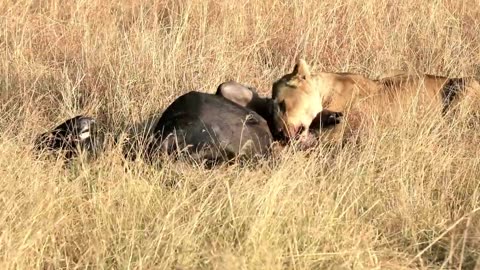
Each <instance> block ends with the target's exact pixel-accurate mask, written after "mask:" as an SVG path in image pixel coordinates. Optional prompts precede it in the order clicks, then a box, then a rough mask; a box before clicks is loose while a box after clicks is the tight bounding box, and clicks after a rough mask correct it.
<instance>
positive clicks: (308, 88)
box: [272, 59, 379, 140]
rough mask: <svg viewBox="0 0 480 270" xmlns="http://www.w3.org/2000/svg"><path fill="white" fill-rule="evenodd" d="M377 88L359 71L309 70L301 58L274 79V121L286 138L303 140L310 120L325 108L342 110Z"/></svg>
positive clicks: (343, 111) (374, 91)
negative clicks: (292, 67) (356, 72)
mask: <svg viewBox="0 0 480 270" xmlns="http://www.w3.org/2000/svg"><path fill="white" fill-rule="evenodd" d="M378 90H379V87H378V84H377V83H376V82H374V81H373V80H370V79H368V78H366V77H364V76H363V75H360V74H351V73H331V72H320V73H315V74H312V73H311V72H310V67H309V66H308V65H307V63H306V62H305V60H303V59H300V60H299V61H298V62H297V64H296V65H295V67H294V69H293V71H292V72H291V73H289V74H286V75H284V76H283V77H282V78H280V79H279V80H277V81H276V82H274V83H273V87H272V99H273V106H274V109H273V113H274V121H275V123H276V124H277V125H278V126H280V127H281V129H282V130H283V132H284V133H285V135H286V136H288V137H289V138H293V137H299V138H300V139H301V140H303V139H304V138H306V137H307V136H308V131H309V127H310V124H311V123H312V120H313V119H315V118H316V117H317V115H318V114H319V113H321V112H322V111H323V110H324V109H327V110H329V111H333V112H341V113H344V114H345V113H346V112H347V111H350V109H351V108H352V106H356V105H357V104H358V101H359V100H361V99H363V98H366V97H368V96H370V95H372V94H376V93H377V92H378ZM345 124H346V122H343V123H342V124H340V125H337V126H336V127H335V129H339V128H340V129H341V128H342V126H344V125H345Z"/></svg>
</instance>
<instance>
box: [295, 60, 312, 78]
mask: <svg viewBox="0 0 480 270" xmlns="http://www.w3.org/2000/svg"><path fill="white" fill-rule="evenodd" d="M292 73H293V74H294V75H300V76H305V77H309V76H310V67H309V66H308V64H307V62H305V60H303V59H300V60H298V62H297V64H296V65H295V67H294V68H293V72H292Z"/></svg>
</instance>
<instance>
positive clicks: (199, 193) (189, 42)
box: [0, 0, 480, 269]
mask: <svg viewBox="0 0 480 270" xmlns="http://www.w3.org/2000/svg"><path fill="white" fill-rule="evenodd" d="M479 4H480V3H479V2H478V1H476V0H464V1H439V0H433V1H420V2H419V1H414V0H405V1H393V0H366V1H352V0H337V1H333V0H327V1H313V0H304V1H279V0H265V1H233V0H225V1H211V0H202V1H200V0H192V1H183V0H176V1H169V0H158V1H148V2H147V1H131V0H122V1H111V0H104V1H100V0H98V1H95V0H93V1H80V0H79V1H62V0H46V1H36V0H19V1H8V0H7V1H2V2H1V3H0V23H1V31H0V55H1V56H0V57H1V62H0V63H1V64H0V101H1V102H0V116H1V117H0V130H1V132H0V153H1V154H0V172H1V174H0V205H1V207H0V227H1V228H2V229H1V231H0V267H1V268H2V269H17V268H21V269H32V268H35V269H58V268H68V269H73V268H108V269H111V268H114V269H118V268H122V269H123V268H144V269H329V268H332V269H413V268H423V269H426V268H435V269H437V268H443V269H446V268H462V267H463V268H465V269H473V268H474V267H475V266H474V265H475V263H476V262H477V261H478V260H479V259H478V257H479V255H480V227H479V225H480V213H479V212H480V211H479V208H480V188H479V185H480V182H479V179H480V158H479V157H478V153H479V152H480V146H479V145H480V137H479V135H478V134H479V128H478V124H477V125H475V124H473V125H471V122H472V121H468V120H469V119H467V116H465V117H460V118H461V119H459V120H458V121H445V120H444V119H442V118H441V117H439V116H437V115H431V114H416V113H415V110H410V111H409V112H407V113H404V114H401V115H400V116H398V117H396V118H393V119H390V120H389V121H381V120H382V118H380V119H377V120H378V121H373V122H374V123H378V124H377V125H374V127H373V128H371V129H369V130H368V136H364V137H362V140H361V141H360V142H359V143H358V144H356V145H353V144H352V145H347V146H346V147H344V148H335V147H334V148H331V147H327V146H323V145H320V146H319V147H318V148H316V149H314V150H313V151H309V152H296V151H294V149H286V150H285V151H284V152H283V153H282V154H281V155H280V156H279V157H278V159H275V160H265V161H261V162H260V163H259V164H252V166H240V165H233V166H228V167H227V166H225V167H221V168H217V169H214V170H208V169H205V168H203V167H202V166H195V165H192V164H189V163H184V162H181V161H179V162H175V161H171V160H162V161H160V162H159V164H158V166H148V165H145V164H143V163H142V162H141V161H138V162H126V161H124V160H122V158H121V155H120V154H119V151H117V150H118V149H111V150H109V151H107V152H106V153H105V154H104V155H103V156H101V157H100V158H99V160H97V161H96V162H91V163H88V162H82V161H81V160H79V161H77V162H74V163H73V164H71V165H69V166H68V167H65V166H64V165H63V164H62V163H61V162H60V161H58V162H57V161H51V160H50V161H47V160H37V159H34V158H33V156H32V153H31V151H30V148H31V143H32V140H33V138H34V136H35V135H36V134H38V133H40V132H43V131H45V130H46V129H47V128H51V127H52V126H54V125H55V124H58V123H60V122H62V121H63V120H65V119H66V118H68V117H71V116H73V115H76V114H80V113H84V114H89V115H92V116H95V117H97V118H98V119H99V121H100V122H101V124H102V125H104V126H105V127H106V128H108V129H109V130H111V131H112V132H119V131H121V130H123V129H124V128H125V126H127V125H129V124H130V123H133V122H137V121H140V120H142V119H146V118H147V117H149V116H150V115H151V114H153V113H157V112H161V111H162V110H163V109H164V108H165V107H166V106H167V105H168V104H169V103H170V102H171V101H173V99H174V98H175V97H177V96H179V95H180V94H182V93H185V92H187V91H189V90H200V91H204V92H213V91H214V90H215V87H216V86H217V85H218V84H219V83H221V82H223V81H225V80H227V79H235V80H238V81H240V82H244V83H247V84H251V85H254V86H256V87H258V89H259V91H260V92H261V93H262V94H263V95H269V93H270V88H271V84H272V82H273V80H275V79H276V78H278V77H279V76H281V75H282V74H284V73H286V72H289V71H290V70H291V68H292V67H293V63H294V61H295V59H297V58H298V57H299V56H301V57H304V58H305V59H307V61H308V62H309V63H310V64H312V66H313V69H314V70H317V71H319V70H325V71H350V72H357V73H362V74H365V75H367V76H370V77H376V76H378V75H379V74H381V73H382V72H384V71H385V70H388V69H404V70H410V71H415V72H421V73H423V72H425V73H433V74H439V75H449V76H467V75H476V74H477V73H478V71H479V63H480V49H479V46H480V45H479V44H480V35H479V33H480V5H479ZM469 123H470V124H469ZM477 267H478V266H477Z"/></svg>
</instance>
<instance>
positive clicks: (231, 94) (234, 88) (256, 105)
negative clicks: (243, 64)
mask: <svg viewBox="0 0 480 270" xmlns="http://www.w3.org/2000/svg"><path fill="white" fill-rule="evenodd" d="M215 94H216V95H219V96H222V97H224V98H226V99H228V100H230V101H232V102H234V103H236V104H238V105H240V106H242V107H246V108H248V109H250V110H252V111H254V112H256V113H257V114H258V115H260V116H261V117H263V118H264V119H265V120H266V121H267V124H268V127H269V129H270V132H271V133H272V136H273V138H274V139H275V140H283V139H284V137H283V132H282V130H281V129H280V127H276V126H275V122H274V121H273V115H274V114H273V108H274V107H273V100H272V99H271V98H262V97H260V96H259V95H258V92H257V90H256V89H255V87H251V86H247V85H244V84H241V83H238V82H235V81H227V82H224V83H222V84H220V85H219V86H218V88H217V92H216V93H215Z"/></svg>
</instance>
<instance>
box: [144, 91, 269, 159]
mask: <svg viewBox="0 0 480 270" xmlns="http://www.w3.org/2000/svg"><path fill="white" fill-rule="evenodd" d="M153 140H154V142H153V143H151V144H150V146H149V151H148V154H149V155H154V154H155V152H161V153H168V154H171V153H179V152H187V153H188V154H189V155H190V156H193V157H194V158H197V159H201V160H207V161H208V162H209V163H211V162H218V161H220V162H221V161H228V160H232V159H234V158H237V157H247V158H251V157H255V156H265V155H268V153H269V150H270V145H271V143H272V141H273V137H272V134H271V132H270V129H269V127H268V124H267V121H266V120H265V119H264V118H263V117H261V116H260V115H259V114H257V113H256V112H255V111H253V110H250V109H248V108H246V107H242V106H239V105H238V104H236V103H234V102H232V101H230V100H227V99H225V98H223V97H221V96H218V95H212V94H207V93H201V92H197V91H191V92H188V93H187V94H184V95H182V96H180V97H179V98H177V99H176V100H175V101H174V102H173V103H172V104H170V106H168V108H167V109H166V110H165V112H164V113H163V114H162V116H161V117H160V119H159V120H158V122H157V123H156V125H155V127H154V128H153Z"/></svg>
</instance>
